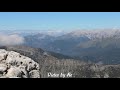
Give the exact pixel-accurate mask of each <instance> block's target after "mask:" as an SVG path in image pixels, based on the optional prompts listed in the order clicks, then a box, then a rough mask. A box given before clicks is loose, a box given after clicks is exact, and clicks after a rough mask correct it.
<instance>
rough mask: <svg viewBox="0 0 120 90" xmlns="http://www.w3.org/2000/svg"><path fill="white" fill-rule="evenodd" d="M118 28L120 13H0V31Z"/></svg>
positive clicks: (119, 25)
mask: <svg viewBox="0 0 120 90" xmlns="http://www.w3.org/2000/svg"><path fill="white" fill-rule="evenodd" d="M115 27H117V28H120V12H0V30H12V29H13V30H74V29H96V28H115Z"/></svg>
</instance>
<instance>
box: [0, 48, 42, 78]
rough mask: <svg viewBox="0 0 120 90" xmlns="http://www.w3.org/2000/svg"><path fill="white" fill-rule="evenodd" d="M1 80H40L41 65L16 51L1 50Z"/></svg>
mask: <svg viewBox="0 0 120 90" xmlns="http://www.w3.org/2000/svg"><path fill="white" fill-rule="evenodd" d="M0 77H1V78H39V77H40V76H39V64H38V63H37V62H35V61H34V60H32V59H31V58H29V57H26V56H23V55H21V54H19V53H17V52H14V51H6V50H4V49H0Z"/></svg>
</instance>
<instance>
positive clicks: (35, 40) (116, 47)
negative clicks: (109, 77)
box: [24, 29, 120, 64]
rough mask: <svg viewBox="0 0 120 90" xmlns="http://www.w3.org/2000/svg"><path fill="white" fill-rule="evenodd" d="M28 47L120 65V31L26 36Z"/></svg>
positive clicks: (107, 30) (80, 58)
mask: <svg viewBox="0 0 120 90" xmlns="http://www.w3.org/2000/svg"><path fill="white" fill-rule="evenodd" d="M24 38H25V43H24V45H26V46H31V47H35V48H42V49H44V50H46V51H51V52H55V53H60V54H63V55H66V56H70V57H72V58H74V59H79V60H84V61H92V62H95V63H99V62H102V63H103V64H119V63H120V61H119V59H120V54H119V53H120V30H119V29H103V30H99V29H98V30H76V31H72V32H69V33H64V34H62V35H56V36H54V35H50V34H46V33H37V34H34V35H26V36H25V37H24Z"/></svg>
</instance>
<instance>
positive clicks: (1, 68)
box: [0, 64, 7, 72]
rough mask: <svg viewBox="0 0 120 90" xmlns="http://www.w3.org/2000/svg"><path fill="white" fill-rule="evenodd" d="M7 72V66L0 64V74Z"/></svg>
mask: <svg viewBox="0 0 120 90" xmlns="http://www.w3.org/2000/svg"><path fill="white" fill-rule="evenodd" d="M6 70H7V65H5V64H0V72H4V71H6Z"/></svg>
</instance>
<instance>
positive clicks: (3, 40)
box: [0, 34, 24, 46]
mask: <svg viewBox="0 0 120 90" xmlns="http://www.w3.org/2000/svg"><path fill="white" fill-rule="evenodd" d="M22 43H24V38H23V37H21V36H19V35H17V34H12V35H7V34H0V46H6V45H19V44H22Z"/></svg>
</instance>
